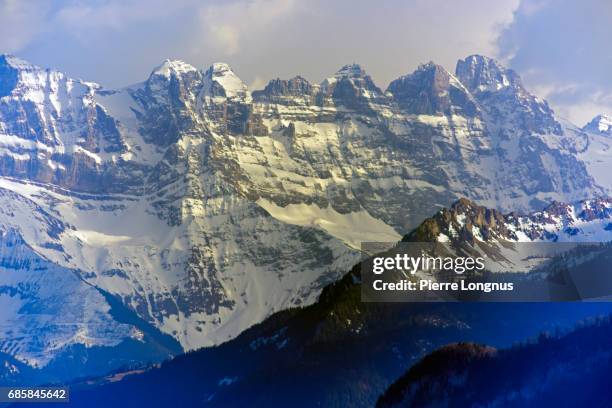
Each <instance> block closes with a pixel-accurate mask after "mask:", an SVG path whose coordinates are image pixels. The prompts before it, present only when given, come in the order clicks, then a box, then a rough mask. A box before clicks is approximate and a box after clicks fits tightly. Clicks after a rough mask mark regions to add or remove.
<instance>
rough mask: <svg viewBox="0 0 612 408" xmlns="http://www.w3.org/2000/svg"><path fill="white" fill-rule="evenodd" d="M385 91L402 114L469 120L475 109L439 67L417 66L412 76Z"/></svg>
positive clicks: (446, 72)
mask: <svg viewBox="0 0 612 408" xmlns="http://www.w3.org/2000/svg"><path fill="white" fill-rule="evenodd" d="M387 91H388V92H390V93H391V94H392V95H393V99H394V100H395V101H396V102H397V103H398V105H399V106H400V107H401V108H403V109H404V110H405V111H406V112H408V113H411V114H417V115H452V114H455V113H456V114H462V115H464V116H469V117H473V116H475V115H476V114H477V112H478V108H477V105H476V103H475V101H474V100H473V98H472V96H471V95H470V94H469V92H468V91H467V90H466V89H465V87H464V86H463V85H462V84H461V83H460V82H459V81H458V80H457V78H455V77H454V76H453V75H452V74H451V73H449V72H448V71H447V70H446V69H445V68H444V67H442V66H441V65H437V64H435V63H434V62H428V63H427V64H422V65H420V66H419V67H418V68H417V69H416V71H414V72H413V73H412V74H408V75H404V76H402V77H400V78H398V79H396V80H395V81H393V82H391V83H390V84H389V87H388V88H387Z"/></svg>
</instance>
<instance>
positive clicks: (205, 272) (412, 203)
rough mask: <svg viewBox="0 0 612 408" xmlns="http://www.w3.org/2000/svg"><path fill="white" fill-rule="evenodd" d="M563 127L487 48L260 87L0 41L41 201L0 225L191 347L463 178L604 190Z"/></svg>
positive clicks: (288, 297)
mask: <svg viewBox="0 0 612 408" xmlns="http://www.w3.org/2000/svg"><path fill="white" fill-rule="evenodd" d="M566 129H567V128H566V127H565V125H563V126H562V125H561V124H559V122H558V121H557V120H556V119H555V117H554V115H553V113H552V111H551V110H550V108H549V107H548V105H547V104H546V103H545V102H544V101H542V100H540V99H538V98H537V97H535V96H533V95H531V94H530V93H529V92H528V91H527V90H525V88H524V87H523V86H522V84H521V82H520V79H519V78H518V76H517V75H516V74H515V73H513V72H512V71H509V70H506V69H505V68H503V67H501V66H500V65H499V64H497V63H496V62H495V61H492V60H490V59H487V58H484V57H480V56H474V57H469V58H467V59H466V60H465V61H460V62H459V64H458V66H457V72H456V74H455V75H453V74H451V73H449V72H447V71H446V70H444V68H442V67H440V66H437V65H435V64H426V65H423V66H422V67H420V68H419V69H418V70H417V71H416V72H415V73H413V74H410V75H406V76H404V77H401V78H399V79H398V80H396V81H394V82H392V83H391V85H390V86H389V89H388V90H387V91H385V92H383V91H382V90H381V89H380V88H378V87H377V86H376V85H375V84H374V82H373V80H372V78H370V77H369V76H368V75H367V74H366V73H365V71H364V70H363V69H362V68H361V67H359V66H358V65H347V66H345V67H343V68H341V69H340V70H339V71H338V72H337V73H335V74H334V75H333V76H331V77H330V78H328V79H326V80H325V81H323V82H322V83H321V84H310V83H309V82H308V81H306V80H305V79H303V78H301V77H295V78H293V79H290V80H280V79H277V80H273V81H271V82H270V83H269V84H268V85H267V86H266V87H265V88H264V89H263V90H261V91H256V92H253V94H251V92H250V91H249V90H248V89H247V87H246V85H245V84H244V83H243V82H242V81H241V80H240V79H239V77H238V76H237V75H236V74H235V73H234V72H233V71H232V69H231V68H230V67H229V66H228V65H227V64H214V65H213V66H211V67H210V68H209V69H207V70H199V69H196V68H194V67H192V66H190V65H189V64H186V63H184V62H181V61H165V62H164V63H163V64H162V65H160V66H159V67H158V68H156V69H154V70H153V71H152V73H151V74H150V76H149V77H148V79H147V80H146V81H144V82H143V83H141V84H136V85H133V86H130V87H127V88H124V89H118V90H108V89H104V88H103V87H101V86H100V85H97V84H93V83H88V82H84V81H80V80H74V79H70V78H67V77H66V76H65V75H64V74H62V73H60V72H56V71H53V70H45V69H41V68H38V67H35V66H33V65H31V64H28V63H26V62H24V61H21V60H19V59H16V58H14V57H7V56H5V57H2V58H1V59H0V175H1V177H0V187H2V188H3V189H5V190H6V191H7V192H10V194H13V195H15V196H17V197H19V199H20V200H26V201H27V202H31V203H33V204H32V205H35V206H36V207H37V208H40V209H41V211H45V213H47V214H49V217H50V218H49V217H47V218H45V217H34V218H32V217H31V215H29V211H30V210H29V209H28V208H27V206H22V207H17V208H15V209H14V210H11V211H8V212H5V213H4V215H3V218H2V226H3V227H8V226H10V228H11V229H12V230H13V231H15V233H16V234H18V235H19V236H21V237H22V239H23V241H24V243H25V244H26V245H27V246H28V247H29V248H31V250H32V251H33V252H34V253H36V254H37V256H40V257H43V258H44V259H46V260H47V261H48V262H51V263H52V264H54V265H57V267H58V268H64V269H65V270H69V271H72V272H73V273H74V274H75V276H77V277H78V278H79V279H80V281H81V282H84V283H85V284H87V285H91V286H90V287H94V288H97V289H100V290H102V291H104V292H105V293H109V294H110V295H112V296H114V297H116V298H117V299H119V300H120V301H121V304H122V305H123V306H124V307H125V308H127V309H128V310H130V311H132V312H133V313H135V315H137V316H138V317H139V318H140V319H142V320H143V321H144V322H147V324H150V325H152V326H155V327H157V328H158V329H159V330H161V331H162V332H163V333H166V334H169V335H171V336H173V337H174V338H175V339H177V340H178V341H179V342H180V343H181V345H182V347H183V348H184V349H194V348H197V347H201V346H204V345H211V344H216V343H219V342H222V341H225V340H227V339H229V338H232V337H234V336H236V335H237V334H238V333H240V332H241V331H242V330H244V329H245V328H247V327H249V326H250V325H252V324H254V323H256V322H258V321H261V320H262V319H264V318H265V317H266V316H268V315H269V314H270V313H272V312H274V311H276V310H280V309H283V308H286V307H289V306H297V305H304V304H308V303H311V302H313V301H314V300H315V299H316V297H317V295H318V293H319V291H320V290H321V288H322V287H323V286H324V285H325V284H327V283H329V282H331V281H333V280H335V279H337V278H338V277H339V276H340V274H342V273H343V272H344V271H346V270H347V269H348V268H349V267H350V266H351V265H353V264H355V263H356V262H357V260H358V259H359V251H358V248H359V243H360V242H361V241H367V240H369V241H395V240H397V239H399V237H400V236H401V235H402V234H404V233H406V232H408V231H410V230H411V229H412V228H413V227H415V226H416V225H418V223H419V222H420V221H421V220H422V219H424V218H426V217H427V216H429V215H430V214H431V213H432V210H434V209H435V208H437V207H441V206H445V205H448V204H450V203H452V202H453V201H455V200H456V199H457V197H459V196H466V197H469V198H471V199H473V200H477V201H478V202H479V203H480V204H484V205H488V206H492V207H498V208H501V209H503V210H529V209H532V208H534V207H536V208H538V207H541V206H542V203H543V202H549V201H552V200H563V201H575V200H578V199H583V198H586V197H594V196H598V195H600V194H602V193H603V192H604V188H602V187H600V185H599V184H598V182H597V180H594V179H593V178H592V177H591V175H590V174H589V173H588V171H587V168H586V167H585V164H584V163H583V161H582V159H580V157H578V156H577V155H578V153H577V150H576V148H575V146H576V143H577V139H578V136H577V134H580V132H578V133H576V132H568V131H566ZM0 199H1V200H2V205H3V206H5V208H12V207H10V203H11V202H12V200H13V198H10V196H9V195H8V193H7V195H5V196H4V197H0ZM50 220H52V221H50ZM57 223H59V224H57ZM56 224H57V225H62V226H63V227H62V228H61V229H58V230H57V231H56V232H55V233H54V234H49V233H46V232H44V231H48V230H50V229H52V230H54V228H52V227H51V226H53V225H56ZM50 225H51V226H50ZM19 276H21V275H19ZM23 279H26V276H25V275H23ZM18 284H19V282H17V281H15V282H12V283H10V284H9V283H7V284H6V288H7V289H6V290H7V291H10V290H11V289H10V288H12V287H14V286H15V285H18ZM11 299H14V296H13V297H11ZM75 307H76V308H79V307H81V306H79V304H78V302H77V303H75ZM11 310H13V312H12V314H10V316H8V315H7V316H8V317H3V318H5V320H6V319H9V318H11V319H12V318H15V319H16V318H17V317H19V316H20V315H21V312H20V311H19V310H18V309H11ZM96 310H97V312H96V313H100V314H101V315H106V316H107V317H108V312H107V311H105V309H104V306H100V308H96ZM88 316H89V315H88ZM108 319H110V320H109V321H113V319H112V318H111V317H108ZM91 321H92V322H93V320H91ZM116 323H118V322H116V321H115V323H113V324H116ZM83 324H84V325H87V324H88V323H87V321H84V323H83ZM92 324H93V323H92ZM128 331H129V330H128ZM77 332H78V330H77V329H76V328H75V329H73V331H72V334H73V337H72V339H73V340H71V341H72V343H70V342H69V343H67V344H83V341H81V340H79V339H80V338H81V337H79V336H76V334H77ZM126 333H127V332H126ZM96 344H100V345H101V344H102V343H96ZM59 349H61V347H60V348H59ZM7 350H8V349H7ZM10 350H12V353H13V355H15V356H16V357H18V358H21V359H22V360H26V359H27V355H28V354H27V353H28V351H27V350H28V346H26V345H25V343H23V346H22V347H21V348H19V349H16V348H12V349H10ZM15 350H20V351H15ZM44 350H45V351H46V352H48V353H50V354H49V355H50V356H53V355H55V354H57V352H56V350H58V348H52V347H50V346H49V347H46V348H44ZM54 353H55V354H54Z"/></svg>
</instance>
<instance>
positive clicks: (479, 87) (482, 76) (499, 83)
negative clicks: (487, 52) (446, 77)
mask: <svg viewBox="0 0 612 408" xmlns="http://www.w3.org/2000/svg"><path fill="white" fill-rule="evenodd" d="M455 75H456V76H457V78H459V80H460V81H461V82H462V83H463V84H464V85H465V86H466V87H467V88H468V89H469V90H470V91H478V92H484V91H498V90H500V89H502V88H507V87H510V86H519V87H522V84H521V80H520V77H519V76H518V75H517V74H516V73H515V72H514V71H513V70H511V69H507V68H505V67H504V66H503V65H501V64H500V63H499V62H497V61H496V60H494V59H492V58H489V57H485V56H483V55H470V56H469V57H467V58H466V59H464V60H459V61H457V67H456V69H455Z"/></svg>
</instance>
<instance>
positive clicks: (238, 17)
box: [199, 0, 298, 57]
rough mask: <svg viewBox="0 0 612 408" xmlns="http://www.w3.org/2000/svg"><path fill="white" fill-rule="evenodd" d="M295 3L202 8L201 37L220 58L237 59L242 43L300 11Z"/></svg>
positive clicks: (259, 0) (265, 0) (279, 0)
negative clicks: (233, 57)
mask: <svg viewBox="0 0 612 408" xmlns="http://www.w3.org/2000/svg"><path fill="white" fill-rule="evenodd" d="M297 4H298V3H297V2H296V1H294V0H249V1H239V2H227V3H221V4H211V5H204V6H202V8H201V10H200V12H199V17H200V23H201V25H200V27H201V29H202V33H201V34H200V38H202V39H204V40H205V41H207V44H208V45H209V46H210V47H211V48H212V49H214V50H216V52H217V53H218V55H219V56H220V57H227V56H233V55H235V54H237V53H238V52H239V51H240V50H241V45H242V41H244V40H245V39H248V40H252V39H253V38H257V37H258V36H260V35H261V34H264V33H265V32H266V31H268V30H269V29H270V26H271V25H273V24H274V22H275V20H277V19H279V18H282V17H284V16H286V15H288V14H290V13H292V12H294V11H296V9H297V7H296V6H297Z"/></svg>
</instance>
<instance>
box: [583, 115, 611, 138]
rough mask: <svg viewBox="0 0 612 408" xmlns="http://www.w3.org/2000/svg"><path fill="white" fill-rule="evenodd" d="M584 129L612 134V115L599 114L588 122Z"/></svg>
mask: <svg viewBox="0 0 612 408" xmlns="http://www.w3.org/2000/svg"><path fill="white" fill-rule="evenodd" d="M582 130H584V131H586V132H591V133H601V134H604V135H609V136H612V116H610V115H604V114H601V115H597V116H595V117H594V118H593V120H591V121H590V122H589V123H587V124H586V125H585V126H584V127H583V128H582Z"/></svg>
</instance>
